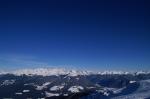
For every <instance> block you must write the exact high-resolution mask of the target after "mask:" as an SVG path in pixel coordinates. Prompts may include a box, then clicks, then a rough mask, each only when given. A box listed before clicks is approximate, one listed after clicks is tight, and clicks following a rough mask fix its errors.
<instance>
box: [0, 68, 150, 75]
mask: <svg viewBox="0 0 150 99" xmlns="http://www.w3.org/2000/svg"><path fill="white" fill-rule="evenodd" d="M0 74H14V75H18V76H20V75H30V76H32V75H41V76H52V75H55V76H59V75H68V76H78V75H91V74H95V75H115V74H117V75H127V74H132V75H140V74H150V72H146V71H138V72H125V71H101V72H90V71H85V70H69V69H64V68H35V69H19V70H15V71H9V72H6V71H0Z"/></svg>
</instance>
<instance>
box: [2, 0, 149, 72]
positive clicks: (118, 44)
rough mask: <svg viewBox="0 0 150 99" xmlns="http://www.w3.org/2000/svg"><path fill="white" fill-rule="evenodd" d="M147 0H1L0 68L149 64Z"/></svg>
mask: <svg viewBox="0 0 150 99" xmlns="http://www.w3.org/2000/svg"><path fill="white" fill-rule="evenodd" d="M149 5H150V3H149V2H148V0H147V1H146V0H35V1H33V0H1V1H0V68H1V69H11V68H33V67H34V68H36V67H42V66H45V67H46V66H47V67H48V66H50V67H51V66H53V67H70V68H84V69H90V70H91V69H92V70H140V69H142V70H148V69H150V25H149V23H150V12H149V9H150V7H149Z"/></svg>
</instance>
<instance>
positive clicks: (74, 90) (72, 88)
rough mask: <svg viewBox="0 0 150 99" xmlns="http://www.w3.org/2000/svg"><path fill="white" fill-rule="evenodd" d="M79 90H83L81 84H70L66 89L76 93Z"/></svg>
mask: <svg viewBox="0 0 150 99" xmlns="http://www.w3.org/2000/svg"><path fill="white" fill-rule="evenodd" d="M80 90H84V88H83V87H82V86H72V87H70V88H69V89H68V91H70V92H72V93H78V92H80Z"/></svg>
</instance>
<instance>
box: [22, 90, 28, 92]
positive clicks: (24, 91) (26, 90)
mask: <svg viewBox="0 0 150 99" xmlns="http://www.w3.org/2000/svg"><path fill="white" fill-rule="evenodd" d="M22 92H23V93H27V92H30V90H23V91H22Z"/></svg>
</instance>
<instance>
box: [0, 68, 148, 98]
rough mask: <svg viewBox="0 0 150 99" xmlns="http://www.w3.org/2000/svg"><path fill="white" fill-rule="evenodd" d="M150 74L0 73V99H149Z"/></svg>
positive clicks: (43, 70) (55, 70) (40, 70)
mask: <svg viewBox="0 0 150 99" xmlns="http://www.w3.org/2000/svg"><path fill="white" fill-rule="evenodd" d="M149 85H150V72H143V71H140V72H123V71H103V72H90V71H80V70H68V69H61V68H36V69H21V70H15V71H9V72H6V71H1V72H0V99H3V98H4V99H5V98H10V99H27V98H31V99H149V98H150V94H149V92H150V86H149Z"/></svg>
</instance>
